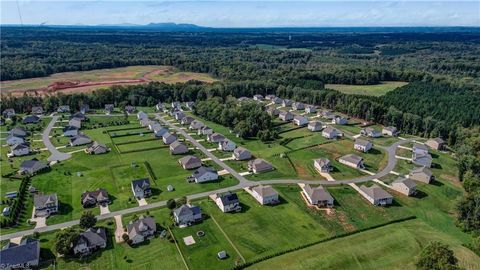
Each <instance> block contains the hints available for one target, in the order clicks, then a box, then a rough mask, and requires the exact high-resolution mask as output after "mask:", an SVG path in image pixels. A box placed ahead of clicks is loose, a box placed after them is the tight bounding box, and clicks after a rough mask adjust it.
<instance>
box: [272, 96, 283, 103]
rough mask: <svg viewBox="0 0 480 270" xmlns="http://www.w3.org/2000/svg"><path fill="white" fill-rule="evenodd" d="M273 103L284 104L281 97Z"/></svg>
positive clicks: (276, 98)
mask: <svg viewBox="0 0 480 270" xmlns="http://www.w3.org/2000/svg"><path fill="white" fill-rule="evenodd" d="M272 101H273V103H275V104H283V99H281V98H279V97H275V98H274V99H273V100H272Z"/></svg>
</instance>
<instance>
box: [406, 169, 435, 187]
mask: <svg viewBox="0 0 480 270" xmlns="http://www.w3.org/2000/svg"><path fill="white" fill-rule="evenodd" d="M408 178H410V179H412V180H415V181H418V182H422V183H426V184H429V183H430V182H431V181H433V180H435V176H433V174H432V171H430V169H428V168H427V167H417V168H415V169H413V170H411V171H410V173H409V174H408Z"/></svg>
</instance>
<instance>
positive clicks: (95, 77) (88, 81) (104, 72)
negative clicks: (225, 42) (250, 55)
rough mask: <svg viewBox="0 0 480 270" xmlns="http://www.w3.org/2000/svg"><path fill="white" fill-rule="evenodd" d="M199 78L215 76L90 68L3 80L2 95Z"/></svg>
mask: <svg viewBox="0 0 480 270" xmlns="http://www.w3.org/2000/svg"><path fill="white" fill-rule="evenodd" d="M190 80H198V81H203V82H207V83H212V82H214V81H216V79H214V78H212V77H211V76H210V75H208V74H204V73H195V72H181V71H178V70H177V69H176V68H174V67H171V66H130V67H123V68H112V69H98V70H91V71H78V72H64V73H56V74H52V75H50V76H48V77H42V78H32V79H22V80H12V81H2V82H0V85H1V90H2V95H3V94H9V93H11V94H12V95H17V96H19V95H23V94H24V93H25V92H27V93H29V94H32V95H45V94H52V93H56V92H62V93H73V92H90V91H93V90H95V89H100V88H105V87H109V86H112V85H129V84H142V83H148V82H151V81H158V82H164V83H171V84H173V83H177V82H187V81H190Z"/></svg>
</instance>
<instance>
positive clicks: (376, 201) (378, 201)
mask: <svg viewBox="0 0 480 270" xmlns="http://www.w3.org/2000/svg"><path fill="white" fill-rule="evenodd" d="M360 191H361V192H360V195H362V196H363V197H364V198H365V199H367V201H369V202H370V203H371V204H373V205H380V206H385V205H389V204H392V202H393V197H392V195H390V194H388V192H386V191H385V190H383V189H381V188H380V187H379V186H378V185H377V184H374V185H372V186H371V187H367V186H364V185H362V186H361V187H360Z"/></svg>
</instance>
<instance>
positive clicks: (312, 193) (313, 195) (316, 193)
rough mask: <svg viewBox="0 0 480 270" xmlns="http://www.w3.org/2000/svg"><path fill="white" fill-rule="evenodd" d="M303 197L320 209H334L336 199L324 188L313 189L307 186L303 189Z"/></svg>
mask: <svg viewBox="0 0 480 270" xmlns="http://www.w3.org/2000/svg"><path fill="white" fill-rule="evenodd" d="M302 195H303V196H304V197H305V199H306V200H307V201H308V203H309V204H311V205H317V206H320V207H329V208H330V207H333V204H334V199H333V197H332V195H330V193H329V192H328V191H327V190H326V189H324V188H323V187H322V186H318V187H316V188H312V187H311V186H310V185H308V184H306V185H304V186H303V187H302Z"/></svg>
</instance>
